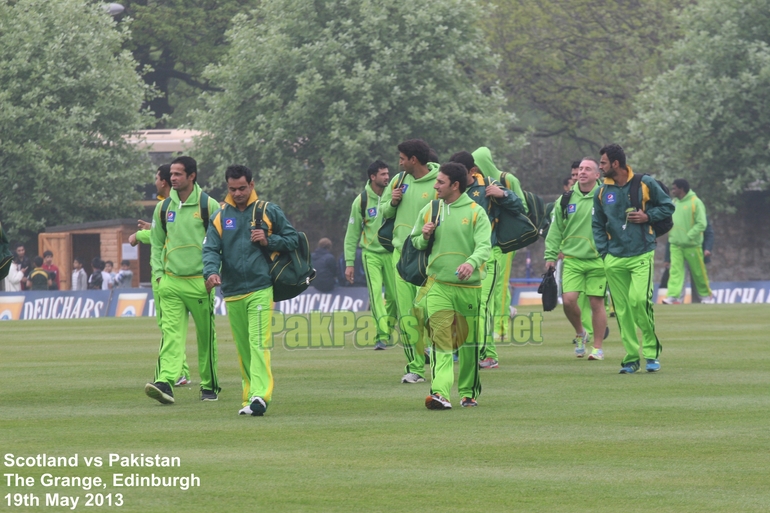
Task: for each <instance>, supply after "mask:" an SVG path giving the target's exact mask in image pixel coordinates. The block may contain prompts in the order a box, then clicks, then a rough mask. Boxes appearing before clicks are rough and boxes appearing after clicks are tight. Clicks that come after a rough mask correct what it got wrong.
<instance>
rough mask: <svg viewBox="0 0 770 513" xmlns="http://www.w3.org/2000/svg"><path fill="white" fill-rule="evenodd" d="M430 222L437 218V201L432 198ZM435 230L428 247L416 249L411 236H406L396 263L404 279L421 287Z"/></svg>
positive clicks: (426, 270)
mask: <svg viewBox="0 0 770 513" xmlns="http://www.w3.org/2000/svg"><path fill="white" fill-rule="evenodd" d="M430 204H431V207H430V222H431V223H433V224H435V223H436V219H438V210H439V202H438V200H433V201H431V202H430ZM435 233H436V232H435V230H434V231H433V233H432V234H431V236H430V240H428V247H427V248H425V249H417V248H415V247H414V244H412V237H407V238H406V240H405V241H404V247H403V248H402V250H401V258H400V259H399V260H398V264H396V270H397V271H398V274H399V275H400V276H401V278H402V279H403V280H404V281H407V282H409V283H411V284H412V285H417V286H418V287H421V286H423V285H424V284H425V281H426V280H427V279H428V258H429V257H430V252H431V250H432V249H433V241H434V240H435V238H436V237H435Z"/></svg>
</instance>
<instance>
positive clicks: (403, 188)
mask: <svg viewBox="0 0 770 513" xmlns="http://www.w3.org/2000/svg"><path fill="white" fill-rule="evenodd" d="M408 188H409V184H408V183H404V184H401V194H405V193H406V190H407V189H408Z"/></svg>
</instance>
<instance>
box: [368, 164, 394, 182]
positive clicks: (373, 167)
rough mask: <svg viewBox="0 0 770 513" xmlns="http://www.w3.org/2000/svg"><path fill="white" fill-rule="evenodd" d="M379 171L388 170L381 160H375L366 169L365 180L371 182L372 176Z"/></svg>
mask: <svg viewBox="0 0 770 513" xmlns="http://www.w3.org/2000/svg"><path fill="white" fill-rule="evenodd" d="M380 169H390V168H389V167H388V165H387V164H386V163H385V162H383V161H382V160H375V161H374V162H372V163H371V164H369V167H367V168H366V179H367V180H371V179H372V175H376V174H377V173H379V172H380Z"/></svg>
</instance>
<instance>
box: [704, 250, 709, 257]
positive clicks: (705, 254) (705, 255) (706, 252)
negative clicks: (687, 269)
mask: <svg viewBox="0 0 770 513" xmlns="http://www.w3.org/2000/svg"><path fill="white" fill-rule="evenodd" d="M703 256H704V257H710V256H711V251H709V250H707V249H706V250H704V251H703Z"/></svg>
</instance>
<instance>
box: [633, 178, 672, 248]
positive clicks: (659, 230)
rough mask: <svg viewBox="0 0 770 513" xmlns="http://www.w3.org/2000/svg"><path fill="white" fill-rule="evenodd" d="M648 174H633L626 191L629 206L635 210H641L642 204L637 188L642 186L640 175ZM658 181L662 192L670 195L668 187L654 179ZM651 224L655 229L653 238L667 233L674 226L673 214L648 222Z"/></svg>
mask: <svg viewBox="0 0 770 513" xmlns="http://www.w3.org/2000/svg"><path fill="white" fill-rule="evenodd" d="M644 176H649V175H646V174H642V175H634V177H633V178H631V182H630V183H631V188H630V189H629V191H628V195H629V196H630V199H631V206H633V207H634V208H635V209H636V210H641V208H642V204H641V200H640V199H639V189H640V188H641V186H642V177H644ZM655 181H656V182H658V185H660V188H661V189H663V192H665V193H666V194H668V195H669V196H671V193H670V192H669V191H668V187H666V186H665V185H664V184H663V182H661V181H660V180H655ZM649 224H651V225H652V229H653V230H654V231H655V238H658V237H660V236H662V235H665V234H667V233H668V232H670V231H671V228H673V227H674V218H673V216H668V217H665V218H663V219H661V220H660V221H657V222H654V223H649Z"/></svg>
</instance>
